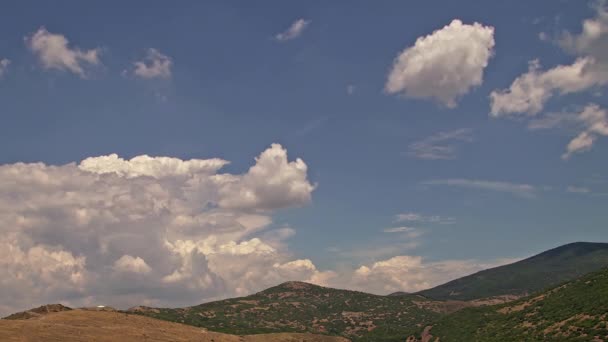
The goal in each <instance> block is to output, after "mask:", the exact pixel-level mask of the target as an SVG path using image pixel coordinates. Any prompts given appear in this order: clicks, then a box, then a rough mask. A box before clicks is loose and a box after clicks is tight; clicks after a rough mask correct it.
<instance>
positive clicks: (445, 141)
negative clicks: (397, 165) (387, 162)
mask: <svg viewBox="0 0 608 342" xmlns="http://www.w3.org/2000/svg"><path fill="white" fill-rule="evenodd" d="M472 134H473V130H472V129H470V128H460V129H457V130H453V131H448V132H440V133H437V134H435V135H431V136H430V137H427V138H425V139H422V140H420V141H417V142H415V143H412V144H410V145H409V146H408V151H407V155H408V156H410V157H414V158H418V159H429V160H439V159H444V160H445V159H455V158H456V152H457V145H458V144H459V143H463V142H472V141H473V135H472Z"/></svg>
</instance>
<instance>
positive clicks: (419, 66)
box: [385, 20, 494, 108]
mask: <svg viewBox="0 0 608 342" xmlns="http://www.w3.org/2000/svg"><path fill="white" fill-rule="evenodd" d="M493 48H494V28H493V27H491V26H483V25H481V24H479V23H474V24H472V25H467V24H463V23H462V22H461V21H460V20H453V21H452V22H451V23H450V24H449V25H447V26H445V27H443V28H442V29H440V30H437V31H435V32H433V33H432V34H430V35H427V36H425V37H420V38H418V39H417V40H416V43H415V44H414V45H413V46H411V47H408V48H406V49H405V50H403V52H401V54H399V56H397V58H396V59H395V62H394V64H393V66H392V69H391V71H390V73H389V75H388V79H387V82H386V85H385V90H386V91H387V92H388V93H389V94H399V93H402V94H403V95H405V96H408V97H412V98H432V99H435V100H436V101H438V102H440V103H442V104H443V105H445V106H447V107H450V108H453V107H456V105H457V100H458V98H459V97H461V96H463V95H465V94H467V93H468V92H469V91H470V90H471V88H473V87H476V86H479V85H481V83H482V81H483V71H484V69H485V68H486V66H487V65H488V61H489V60H490V58H491V57H492V55H493Z"/></svg>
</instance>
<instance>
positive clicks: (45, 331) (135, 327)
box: [0, 310, 348, 342]
mask: <svg viewBox="0 0 608 342" xmlns="http://www.w3.org/2000/svg"><path fill="white" fill-rule="evenodd" d="M0 341H6V342H9V341H66V342H76V341H83V342H84V341H100V342H105V341H107V342H110V341H112V342H113V341H150V342H152V341H158V342H160V341H175V342H178V341H197V342H232V341H234V342H240V341H243V342H262V341H268V342H279V341H285V342H296V341H298V342H303V341H306V342H343V341H348V340H347V339H344V338H340V337H332V336H322V335H312V334H292V333H284V334H264V335H250V336H236V335H228V334H221V333H216V332H211V331H207V330H205V329H201V328H196V327H192V326H188V325H184V324H178V323H172V322H166V321H161V320H157V319H154V318H149V317H144V316H139V315H127V314H125V313H119V312H105V311H88V310H72V311H63V312H57V313H51V314H47V315H42V316H40V317H36V318H32V319H27V320H0Z"/></svg>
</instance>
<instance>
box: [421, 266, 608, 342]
mask: <svg viewBox="0 0 608 342" xmlns="http://www.w3.org/2000/svg"><path fill="white" fill-rule="evenodd" d="M607 324H608V269H603V270H602V271H599V272H596V273H592V274H589V275H587V276H584V277H582V278H580V279H577V280H575V281H572V282H569V283H566V284H564V285H561V286H558V287H556V288H554V289H551V290H549V291H546V292H543V293H540V294H537V295H534V296H530V297H527V298H523V299H520V300H517V301H514V302H510V303H507V304H502V305H496V306H487V307H478V308H467V309H464V310H461V311H458V312H456V313H453V314H451V315H447V316H444V317H443V318H442V319H440V320H439V321H438V322H437V323H435V324H433V328H432V329H431V331H430V333H431V334H432V335H433V336H434V337H439V338H440V340H441V341H442V342H449V341H518V342H519V341H593V340H596V341H602V340H606V339H608V327H607Z"/></svg>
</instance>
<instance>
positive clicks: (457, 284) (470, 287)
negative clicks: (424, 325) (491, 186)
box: [418, 242, 608, 301]
mask: <svg viewBox="0 0 608 342" xmlns="http://www.w3.org/2000/svg"><path fill="white" fill-rule="evenodd" d="M606 266H608V243H591V242H576V243H571V244H567V245H563V246H560V247H557V248H554V249H551V250H548V251H545V252H543V253H540V254H538V255H535V256H532V257H530V258H527V259H524V260H521V261H518V262H515V263H512V264H509V265H504V266H500V267H496V268H491V269H487V270H484V271H480V272H477V273H475V274H472V275H469V276H466V277H462V278H459V279H456V280H453V281H450V282H448V283H445V284H443V285H439V286H437V287H434V288H431V289H428V290H424V291H420V292H418V294H419V295H422V296H425V297H427V298H432V299H436V300H450V299H453V300H467V301H468V300H474V299H481V298H488V297H495V296H504V295H514V296H525V295H528V294H531V293H534V292H537V291H541V290H543V289H546V288H549V287H552V286H555V285H557V284H561V283H563V282H566V281H569V280H573V279H576V278H578V277H580V276H582V275H584V274H587V273H589V272H593V271H597V270H599V269H601V268H603V267H606Z"/></svg>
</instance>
